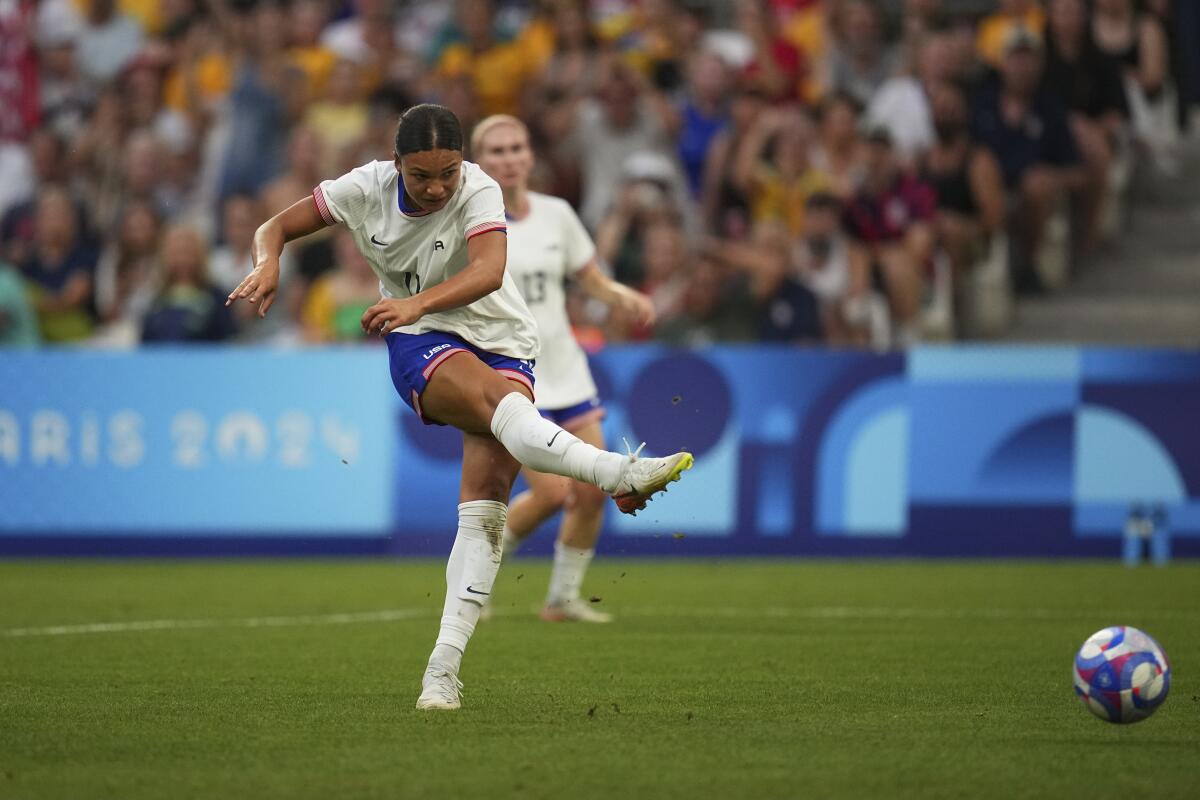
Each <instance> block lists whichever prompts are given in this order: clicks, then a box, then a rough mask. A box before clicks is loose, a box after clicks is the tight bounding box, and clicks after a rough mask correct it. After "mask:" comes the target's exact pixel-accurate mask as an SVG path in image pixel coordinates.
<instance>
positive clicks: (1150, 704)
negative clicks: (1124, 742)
mask: <svg viewBox="0 0 1200 800" xmlns="http://www.w3.org/2000/svg"><path fill="white" fill-rule="evenodd" d="M1073 672H1074V678H1075V695H1076V696H1077V697H1078V698H1079V699H1080V700H1081V701H1083V704H1084V705H1085V706H1087V709H1088V711H1091V712H1092V713H1093V714H1095V715H1096V716H1097V717H1099V718H1100V719H1102V720H1105V721H1106V722H1116V723H1122V724H1123V723H1129V722H1140V721H1141V720H1144V719H1145V718H1146V717H1148V716H1150V715H1151V714H1153V713H1154V712H1155V710H1156V709H1157V708H1158V707H1159V706H1160V705H1162V702H1163V701H1164V700H1166V699H1167V692H1168V691H1170V689H1171V665H1170V664H1169V663H1168V662H1167V654H1166V653H1164V652H1163V649H1162V647H1160V646H1159V644H1158V642H1156V641H1154V639H1153V638H1152V637H1150V636H1148V635H1147V634H1145V633H1143V632H1142V631H1140V630H1138V629H1137V628H1131V627H1129V626H1128V625H1117V626H1114V627H1112V628H1105V629H1103V630H1100V631H1097V632H1096V633H1093V634H1092V635H1091V636H1090V637H1088V640H1087V641H1086V642H1084V643H1083V647H1081V648H1079V652H1078V653H1077V654H1076V655H1075V667H1074V669H1073Z"/></svg>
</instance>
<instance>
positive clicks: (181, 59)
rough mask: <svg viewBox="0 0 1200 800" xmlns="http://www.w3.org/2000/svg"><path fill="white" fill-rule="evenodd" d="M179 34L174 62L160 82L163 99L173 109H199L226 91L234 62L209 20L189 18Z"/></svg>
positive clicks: (212, 102)
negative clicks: (163, 79)
mask: <svg viewBox="0 0 1200 800" xmlns="http://www.w3.org/2000/svg"><path fill="white" fill-rule="evenodd" d="M178 36H179V40H178V44H177V45H176V46H175V48H174V50H175V53H176V59H175V63H174V64H173V65H172V66H171V68H170V71H169V72H168V73H167V77H166V80H165V81H164V83H163V102H164V103H165V104H166V106H167V108H170V109H172V110H174V111H180V112H185V113H200V112H203V111H205V110H207V109H208V108H210V107H212V106H213V105H214V104H215V103H216V102H217V101H219V100H220V99H221V98H223V97H224V96H225V95H226V94H228V93H229V89H230V87H231V86H233V62H232V61H231V60H230V57H229V55H228V54H227V53H226V52H225V48H224V46H223V43H222V41H221V36H220V33H219V32H218V30H217V29H216V27H215V26H214V25H213V24H212V22H210V21H208V20H203V19H197V20H194V21H192V22H191V23H190V24H189V25H188V26H187V28H186V30H183V31H182V32H180V33H179V34H178Z"/></svg>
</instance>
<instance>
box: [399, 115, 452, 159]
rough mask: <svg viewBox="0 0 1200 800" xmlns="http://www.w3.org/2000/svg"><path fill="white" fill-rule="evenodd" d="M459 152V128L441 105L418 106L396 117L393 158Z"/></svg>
mask: <svg viewBox="0 0 1200 800" xmlns="http://www.w3.org/2000/svg"><path fill="white" fill-rule="evenodd" d="M462 149H463V135H462V125H460V124H459V122H458V117H456V116H454V112H453V111H451V110H450V109H448V108H446V107H445V106H439V105H434V104H433V103H422V104H421V105H418V106H413V107H412V108H410V109H408V110H407V111H405V112H404V113H403V114H401V115H400V124H399V125H397V126H396V154H397V155H401V156H405V155H408V154H409V153H422V152H425V151H427V150H458V151H460V152H461V151H462Z"/></svg>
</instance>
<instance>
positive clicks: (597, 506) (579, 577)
mask: <svg viewBox="0 0 1200 800" xmlns="http://www.w3.org/2000/svg"><path fill="white" fill-rule="evenodd" d="M471 153H472V156H473V157H474V158H475V159H476V160H477V161H478V163H479V166H481V167H483V169H484V171H485V172H487V174H488V175H490V176H492V177H493V178H494V179H495V180H496V182H497V183H499V184H500V189H501V191H502V192H503V193H504V209H505V213H506V215H507V217H508V273H509V274H510V275H512V276H513V277H514V278H516V281H517V286H518V287H519V288H520V290H521V294H522V295H523V296H524V297H525V303H526V304H527V305H528V306H529V310H530V311H531V312H532V313H533V318H534V319H535V320H536V321H537V327H538V334H539V336H540V338H541V340H542V351H541V354H540V355H538V358H537V368H536V370H535V372H536V374H537V407H538V410H539V411H541V412H542V416H544V417H546V418H547V419H550V420H553V421H554V422H556V423H558V424H559V425H561V426H562V427H563V428H564V429H566V430H568V431H570V432H571V433H573V434H575V435H576V436H578V437H579V438H580V439H581V440H583V441H585V442H587V443H589V444H592V445H595V446H596V447H599V448H603V447H604V434H603V432H602V431H601V429H600V421H601V420H602V419H603V418H604V408H603V407H602V406H601V405H600V400H599V398H598V397H597V393H596V383H595V381H593V380H592V373H591V371H590V370H589V369H588V364H587V356H586V355H585V354H584V352H583V348H581V347H580V346H579V343H578V342H576V341H575V337H574V335H573V334H572V333H571V324H570V322H569V321H568V319H567V310H566V303H567V298H566V292H565V291H564V284H565V283H566V281H567V279H568V278H570V279H574V280H575V281H577V282H578V284H579V286H580V287H582V288H583V290H584V291H585V292H586V293H587V294H588V295H590V296H591V297H594V298H596V299H598V300H600V301H602V302H604V303H605V304H607V305H608V306H610V307H614V308H620V309H621V310H623V311H624V312H626V313H628V314H629V315H631V316H632V317H633V318H634V319H636V320H637V322H639V323H640V324H642V325H650V324H652V323H653V322H654V305H653V304H652V303H651V302H650V298H648V297H646V296H645V295H643V294H641V293H640V292H636V291H634V290H633V289H630V288H629V287H627V286H623V285H622V284H620V283H617V282H616V281H614V280H612V279H611V278H609V277H608V276H607V275H605V274H604V272H603V271H601V269H600V267H599V265H598V264H597V263H596V246H595V245H594V244H593V243H592V239H591V237H590V236H588V233H587V231H586V230H585V229H584V227H583V223H581V222H580V221H579V217H577V216H576V215H575V212H574V211H573V210H572V209H571V206H570V205H569V204H568V203H567V202H566V201H565V200H561V199H559V198H557V197H551V196H549V195H544V194H538V193H537V192H531V191H529V174H530V172H531V171H532V170H533V150H532V148H531V147H530V144H529V131H528V129H527V128H526V127H525V125H524V123H522V122H521V120H519V119H517V118H516V117H513V116H509V115H507V114H497V115H495V116H491V117H488V118H487V119H485V120H483V121H482V122H480V123H479V124H478V125H476V126H475V130H474V131H473V132H472V133H471ZM524 474H525V480H526V481H527V482H528V483H529V491H527V492H524V493H522V494H521V495H519V496H518V497H517V498H516V499H515V500H514V501H513V502H512V504H511V506H510V507H509V510H508V524H507V526H506V527H505V529H504V553H505V555H509V554H511V553H513V552H515V551H516V549H517V548H518V547H519V546H520V544H521V542H522V541H523V540H524V539H525V538H526V537H528V536H529V535H530V534H531V533H533V531H534V530H535V529H536V528H537V527H538V526H539V525H541V524H542V523H543V522H545V521H546V520H547V519H548V518H549V517H550V516H551V515H552V514H554V513H555V512H557V511H558V510H559V509H560V508H561V509H563V518H562V525H561V526H560V528H559V532H558V541H557V542H556V543H555V545H554V567H553V569H552V571H551V574H550V588H549V591H548V593H547V595H546V604H545V606H544V607H543V608H542V619H545V620H548V621H551V622H560V621H564V620H576V621H582V622H608V621H609V620H611V618H612V617H611V615H609V614H607V613H604V612H602V611H597V610H596V609H594V608H592V607H591V605H590V604H589V603H588V602H587V601H584V600H582V599H581V595H580V589H581V587H582V585H583V578H584V574H585V573H586V572H587V568H588V564H589V563H591V560H592V555H593V554H594V553H595V547H596V540H597V539H598V538H599V537H600V526H601V524H602V523H603V522H604V494H603V493H602V492H600V491H599V490H598V489H596V488H595V487H594V486H592V485H590V484H588V483H585V482H581V481H575V480H570V479H569V478H563V477H560V476H558V475H547V474H544V473H541V472H536V471H534V470H532V469H526V470H525V471H524Z"/></svg>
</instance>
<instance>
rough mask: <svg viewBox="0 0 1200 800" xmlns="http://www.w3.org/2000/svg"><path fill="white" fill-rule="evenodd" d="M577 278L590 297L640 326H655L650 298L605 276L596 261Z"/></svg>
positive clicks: (581, 271)
mask: <svg viewBox="0 0 1200 800" xmlns="http://www.w3.org/2000/svg"><path fill="white" fill-rule="evenodd" d="M575 277H576V278H577V279H578V280H579V285H580V286H582V287H583V290H584V291H585V292H587V293H588V295H589V296H590V297H594V298H596V299H597V300H599V301H600V302H601V303H604V304H605V305H606V306H608V307H609V308H617V309H620V310H621V311H623V312H624V313H626V314H628V315H629V316H630V317H632V318H633V319H634V321H636V322H637V323H638V324H639V325H645V326H650V325H653V324H654V316H655V315H654V303H652V302H650V298H649V297H647V296H646V295H644V294H642V293H641V292H639V291H637V290H636V289H631V288H630V287H628V286H626V285H625V284H623V283H618V282H617V281H614V280H613V279H612V278H610V277H608V276H607V275H605V274H604V271H603V270H602V269H600V266H599V265H598V264H597V263H596V262H595V261H592V262H590V263H589V264H588V265H587V266H586V267H584V268H583V269H581V270H579V272H577V273H576V275H575Z"/></svg>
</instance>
